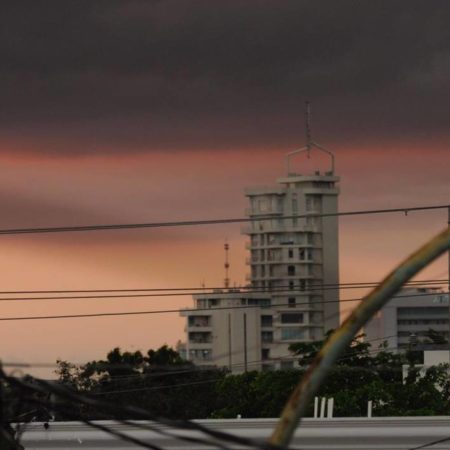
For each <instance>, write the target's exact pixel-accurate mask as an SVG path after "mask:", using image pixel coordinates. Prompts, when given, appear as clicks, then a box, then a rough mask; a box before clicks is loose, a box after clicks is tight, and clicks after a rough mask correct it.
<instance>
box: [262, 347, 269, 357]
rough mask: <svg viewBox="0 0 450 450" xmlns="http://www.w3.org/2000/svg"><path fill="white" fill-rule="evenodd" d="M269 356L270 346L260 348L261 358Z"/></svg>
mask: <svg viewBox="0 0 450 450" xmlns="http://www.w3.org/2000/svg"><path fill="white" fill-rule="evenodd" d="M269 358H270V348H263V349H261V359H269Z"/></svg>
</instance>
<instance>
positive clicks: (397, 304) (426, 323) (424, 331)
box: [364, 287, 449, 351]
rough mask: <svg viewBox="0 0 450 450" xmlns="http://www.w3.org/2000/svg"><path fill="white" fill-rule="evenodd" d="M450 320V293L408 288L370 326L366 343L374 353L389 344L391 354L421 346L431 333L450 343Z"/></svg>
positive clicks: (439, 290)
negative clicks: (449, 295) (370, 345)
mask: <svg viewBox="0 0 450 450" xmlns="http://www.w3.org/2000/svg"><path fill="white" fill-rule="evenodd" d="M448 318H449V303H448V293H444V292H443V291H442V289H440V288H429V287H408V288H405V289H402V290H401V291H400V292H399V294H398V295H396V296H395V297H394V298H392V299H391V300H390V301H389V302H388V303H387V305H385V306H384V307H383V308H381V310H380V311H378V313H377V314H376V316H375V317H374V318H373V319H372V320H370V322H368V323H367V325H366V326H365V327H364V333H365V335H366V336H365V340H366V341H367V342H370V343H371V344H372V347H373V348H374V349H376V348H377V347H378V345H379V344H382V343H383V342H384V341H386V342H387V350H389V351H397V350H404V349H408V348H410V347H411V345H417V344H421V343H422V342H424V340H426V339H425V338H426V336H427V335H428V332H429V330H430V329H431V330H433V331H435V332H436V333H438V334H439V335H441V336H442V337H443V338H445V339H448V335H449V320H448Z"/></svg>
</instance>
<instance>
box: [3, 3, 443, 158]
mask: <svg viewBox="0 0 450 450" xmlns="http://www.w3.org/2000/svg"><path fill="white" fill-rule="evenodd" d="M46 5H47V7H46V8H45V9H44V8H42V5H38V4H36V2H32V1H19V2H15V3H14V4H9V5H6V6H2V7H1V11H0V12H1V14H0V17H1V19H0V22H1V27H0V28H1V30H2V32H1V39H0V57H1V60H2V66H1V68H0V96H1V98H2V105H1V109H0V119H1V125H0V131H1V133H2V135H3V139H4V140H5V139H6V140H9V142H11V140H15V139H19V138H20V139H22V140H23V142H25V143H26V145H24V148H37V149H38V150H42V149H46V150H53V151H54V152H63V151H66V152H68V153H72V152H90V151H93V150H103V151H105V150H106V149H109V150H116V151H125V150H128V151H136V150H143V149H155V148H157V149H161V148H177V149H183V148H199V147H204V148H224V147H233V146H239V147H242V146H243V145H247V146H253V147H257V146H261V145H265V146H273V145H275V144H277V145H280V144H281V145H283V144H291V143H294V142H297V143H298V142H299V140H300V141H301V139H302V134H303V132H302V121H303V102H304V100H306V99H310V100H312V101H313V103H314V105H315V106H314V107H315V109H316V110H318V112H317V114H316V116H315V118H314V124H315V125H317V128H318V129H320V130H321V134H323V135H324V136H325V138H333V139H337V140H339V139H347V138H348V137H350V136H353V137H356V136H359V137H362V138H364V139H368V140H372V141H373V140H375V139H383V138H386V139H387V138H391V137H394V138H396V137H399V136H403V135H404V134H405V133H409V134H411V135H413V136H420V137H425V138H426V137H428V136H429V135H441V134H442V133H444V132H446V126H447V123H446V122H447V117H448V98H447V97H448V92H449V88H450V86H449V84H450V82H449V79H450V77H449V76H448V75H449V72H450V53H449V51H450V48H449V42H450V29H449V28H448V26H447V24H448V23H449V22H450V4H449V3H448V2H447V1H443V0H442V1H440V0H436V1H434V2H433V5H432V7H430V3H429V2H426V1H423V0H409V1H398V2H392V1H388V0H383V1H378V2H369V1H362V2H361V1H354V0H353V1H350V0H340V1H339V2H336V1H332V0H318V1H314V2H312V1H298V0H296V1H281V2H280V1H275V0H267V1H256V0H249V1H246V2H238V1H231V2H221V3H218V2H209V1H201V0H199V1H185V0H162V1H151V2H150V1H143V0H135V1H125V2H123V1H118V0H109V1H105V0H89V1H84V0H80V1H77V2H59V1H50V2H47V3H46ZM63 143H64V145H62V144H63ZM62 148H64V149H65V150H62Z"/></svg>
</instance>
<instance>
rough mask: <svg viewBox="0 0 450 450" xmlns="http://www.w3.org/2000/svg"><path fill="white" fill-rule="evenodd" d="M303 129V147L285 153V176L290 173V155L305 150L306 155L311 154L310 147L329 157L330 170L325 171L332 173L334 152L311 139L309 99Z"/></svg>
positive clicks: (328, 173) (306, 104)
mask: <svg viewBox="0 0 450 450" xmlns="http://www.w3.org/2000/svg"><path fill="white" fill-rule="evenodd" d="M305 129H306V130H305V131H306V145H305V147H302V148H299V149H297V150H293V151H292V152H289V153H288V154H287V155H286V172H287V176H289V175H291V157H292V156H294V155H296V154H298V153H300V152H305V151H306V152H307V157H308V158H310V156H311V149H312V148H316V149H317V150H319V151H321V152H323V153H326V154H327V155H328V156H329V157H330V170H329V171H328V172H327V173H326V174H327V175H333V174H334V154H333V153H332V152H330V151H329V150H327V149H326V148H324V147H322V146H321V145H319V144H318V143H317V142H315V141H313V139H312V137H311V105H310V102H309V101H306V102H305Z"/></svg>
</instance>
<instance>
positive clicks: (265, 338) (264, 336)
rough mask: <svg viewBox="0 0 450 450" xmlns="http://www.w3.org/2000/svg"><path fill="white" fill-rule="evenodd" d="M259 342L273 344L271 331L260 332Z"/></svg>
mask: <svg viewBox="0 0 450 450" xmlns="http://www.w3.org/2000/svg"><path fill="white" fill-rule="evenodd" d="M261 341H262V342H273V332H272V331H261Z"/></svg>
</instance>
